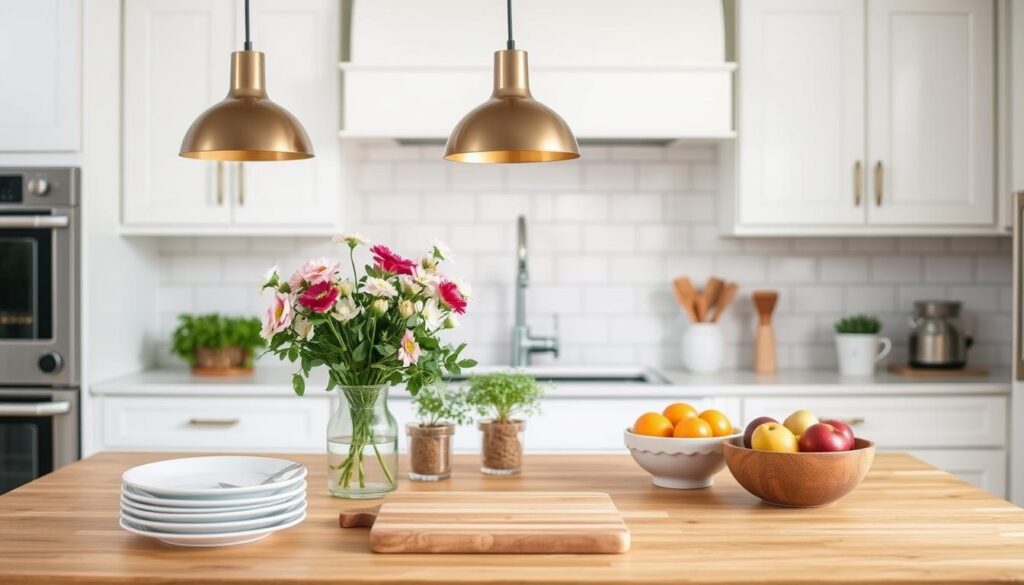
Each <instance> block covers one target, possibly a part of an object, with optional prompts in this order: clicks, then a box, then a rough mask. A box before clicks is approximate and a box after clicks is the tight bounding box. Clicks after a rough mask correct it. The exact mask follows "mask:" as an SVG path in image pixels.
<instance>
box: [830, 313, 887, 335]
mask: <svg viewBox="0 0 1024 585" xmlns="http://www.w3.org/2000/svg"><path fill="white" fill-rule="evenodd" d="M835 330H836V333H861V334H873V333H878V332H879V331H881V330H882V322H881V321H879V320H878V319H877V318H875V317H872V316H871V315H850V316H849V317H843V318H842V319H840V320H839V321H836V324H835Z"/></svg>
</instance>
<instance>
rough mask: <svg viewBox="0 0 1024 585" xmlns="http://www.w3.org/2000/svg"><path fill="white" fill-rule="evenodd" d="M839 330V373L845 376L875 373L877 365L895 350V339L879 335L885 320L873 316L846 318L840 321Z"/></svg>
mask: <svg viewBox="0 0 1024 585" xmlns="http://www.w3.org/2000/svg"><path fill="white" fill-rule="evenodd" d="M835 330H836V351H837V352H838V355H839V373H840V374H841V375H843V376H851V377H870V376H873V375H874V374H875V364H876V363H877V362H878V361H880V360H881V359H882V358H884V357H885V356H887V355H889V350H891V349H892V342H891V341H889V339H888V338H886V337H880V336H879V335H878V332H879V331H881V330H882V323H881V322H880V321H879V320H878V319H877V318H875V317H872V316H870V315H851V316H849V317H844V318H842V319H840V320H839V321H837V322H836V324H835Z"/></svg>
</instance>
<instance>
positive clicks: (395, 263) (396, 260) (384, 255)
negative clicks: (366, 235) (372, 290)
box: [370, 244, 416, 275]
mask: <svg viewBox="0 0 1024 585" xmlns="http://www.w3.org/2000/svg"><path fill="white" fill-rule="evenodd" d="M370 252H373V261H374V262H376V263H377V268H380V269H381V270H384V271H387V272H390V273H391V274H408V275H412V273H413V271H415V270H416V263H415V262H413V261H412V260H406V259H405V258H402V257H401V256H399V255H398V254H395V253H394V252H392V251H391V250H390V249H389V248H388V247H387V246H382V245H380V244H378V245H376V246H374V247H372V248H370Z"/></svg>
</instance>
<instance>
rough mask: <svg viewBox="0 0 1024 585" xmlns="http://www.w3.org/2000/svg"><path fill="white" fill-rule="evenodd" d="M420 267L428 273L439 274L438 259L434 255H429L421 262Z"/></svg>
mask: <svg viewBox="0 0 1024 585" xmlns="http://www.w3.org/2000/svg"><path fill="white" fill-rule="evenodd" d="M420 267H421V268H423V270H424V271H426V272H437V258H435V257H434V255H433V254H427V255H426V256H424V257H423V258H422V259H421V260H420Z"/></svg>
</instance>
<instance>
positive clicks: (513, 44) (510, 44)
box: [246, 0, 516, 51]
mask: <svg viewBox="0 0 1024 585" xmlns="http://www.w3.org/2000/svg"><path fill="white" fill-rule="evenodd" d="M248 1H249V0H246V2H248ZM506 6H507V8H508V9H507V14H508V42H506V43H505V48H506V49H508V50H509V51H512V50H514V49H515V48H516V42H515V40H513V39H512V0H507V1H506Z"/></svg>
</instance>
